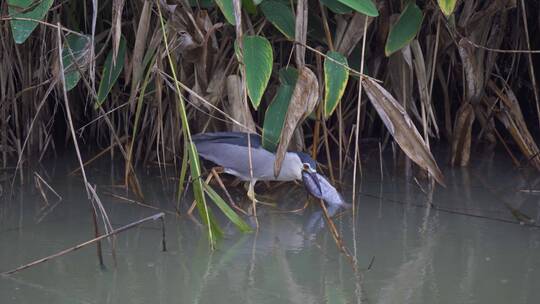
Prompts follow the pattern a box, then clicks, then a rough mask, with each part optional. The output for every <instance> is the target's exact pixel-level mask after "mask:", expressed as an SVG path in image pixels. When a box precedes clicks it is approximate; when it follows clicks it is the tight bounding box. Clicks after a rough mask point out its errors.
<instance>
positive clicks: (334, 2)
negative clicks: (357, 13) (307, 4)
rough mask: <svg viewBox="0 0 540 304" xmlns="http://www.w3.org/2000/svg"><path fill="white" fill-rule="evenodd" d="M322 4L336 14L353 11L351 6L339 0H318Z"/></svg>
mask: <svg viewBox="0 0 540 304" xmlns="http://www.w3.org/2000/svg"><path fill="white" fill-rule="evenodd" d="M320 1H321V2H322V4H324V6H326V7H328V8H329V9H330V10H331V11H332V12H334V13H336V14H349V13H351V12H352V11H353V9H352V8H350V7H348V6H347V5H345V4H342V3H341V2H339V0H320Z"/></svg>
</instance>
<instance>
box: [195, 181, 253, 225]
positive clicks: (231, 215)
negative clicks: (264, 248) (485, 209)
mask: <svg viewBox="0 0 540 304" xmlns="http://www.w3.org/2000/svg"><path fill="white" fill-rule="evenodd" d="M202 185H203V187H204V190H205V192H206V194H208V196H209V197H210V198H211V199H212V201H214V203H215V204H216V205H217V206H218V208H219V209H220V210H221V211H222V212H223V213H224V214H225V216H227V218H228V219H229V220H230V221H231V222H232V223H233V224H234V225H235V226H236V228H238V230H240V231H242V232H252V231H253V230H252V229H251V227H250V226H249V225H248V224H247V223H246V222H245V221H244V220H243V219H242V218H241V217H240V216H238V214H236V212H234V210H232V209H231V207H229V205H227V203H226V202H225V201H224V200H223V199H222V198H221V196H219V194H217V192H216V191H214V189H212V187H210V185H208V184H207V183H203V184H202Z"/></svg>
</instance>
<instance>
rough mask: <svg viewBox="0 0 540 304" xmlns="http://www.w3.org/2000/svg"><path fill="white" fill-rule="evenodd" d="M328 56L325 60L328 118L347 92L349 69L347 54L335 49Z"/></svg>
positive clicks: (325, 97) (325, 90)
mask: <svg viewBox="0 0 540 304" xmlns="http://www.w3.org/2000/svg"><path fill="white" fill-rule="evenodd" d="M326 56H328V57H329V58H326V59H325V60H324V116H325V117H327V118H328V117H329V116H330V115H332V113H333V112H334V110H335V109H336V107H337V105H338V103H339V101H340V100H341V97H342V96H343V93H345V87H347V81H348V80H349V70H347V68H346V67H347V66H348V63H347V58H345V56H343V55H341V54H340V53H338V52H334V51H330V52H328V53H327V54H326ZM332 59H333V60H335V61H333V60H332ZM336 61H337V62H336ZM339 63H341V64H339Z"/></svg>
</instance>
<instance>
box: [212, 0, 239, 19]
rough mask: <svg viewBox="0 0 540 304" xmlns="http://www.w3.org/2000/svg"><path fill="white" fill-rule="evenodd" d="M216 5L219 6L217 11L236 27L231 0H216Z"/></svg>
mask: <svg viewBox="0 0 540 304" xmlns="http://www.w3.org/2000/svg"><path fill="white" fill-rule="evenodd" d="M216 4H217V5H218V6H219V9H220V10H221V12H222V13H223V15H224V16H225V19H227V22H229V23H230V24H232V25H236V19H235V17H234V6H233V0H216Z"/></svg>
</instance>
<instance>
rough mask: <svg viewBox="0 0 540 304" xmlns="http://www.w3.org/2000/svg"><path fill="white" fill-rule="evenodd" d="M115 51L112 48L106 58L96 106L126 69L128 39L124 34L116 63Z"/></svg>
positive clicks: (101, 101)
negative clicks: (113, 58)
mask: <svg viewBox="0 0 540 304" xmlns="http://www.w3.org/2000/svg"><path fill="white" fill-rule="evenodd" d="M112 56H113V51H112V50H111V51H110V52H109V54H108V55H107V58H106V59H105V65H104V66H103V73H102V74H101V75H102V78H101V82H100V83H99V89H98V99H97V103H96V108H97V107H99V106H100V105H101V104H102V103H103V101H104V100H105V98H107V95H108V94H109V92H110V91H111V89H112V87H113V86H114V84H115V83H116V80H117V79H118V76H120V73H121V72H122V70H123V69H124V61H125V58H126V40H125V39H124V37H123V36H122V38H121V39H120V46H119V47H118V57H117V58H116V65H113V60H112Z"/></svg>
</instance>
